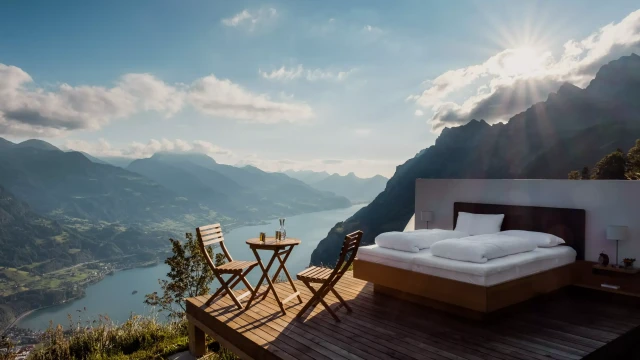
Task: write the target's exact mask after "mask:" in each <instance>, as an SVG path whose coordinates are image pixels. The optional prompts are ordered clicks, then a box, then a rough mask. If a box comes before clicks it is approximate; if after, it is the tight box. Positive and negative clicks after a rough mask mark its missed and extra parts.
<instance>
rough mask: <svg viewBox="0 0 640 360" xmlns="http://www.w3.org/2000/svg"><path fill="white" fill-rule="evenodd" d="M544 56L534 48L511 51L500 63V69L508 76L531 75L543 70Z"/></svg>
mask: <svg viewBox="0 0 640 360" xmlns="http://www.w3.org/2000/svg"><path fill="white" fill-rule="evenodd" d="M543 65H544V56H543V55H542V54H541V53H540V52H539V51H537V50H536V49H534V48H530V47H522V48H518V49H513V50H512V51H511V53H510V54H508V55H507V56H506V57H505V58H504V60H503V61H502V67H503V70H504V71H505V73H506V74H507V75H509V76H518V75H532V74H534V73H536V72H538V71H540V70H541V69H542V68H543Z"/></svg>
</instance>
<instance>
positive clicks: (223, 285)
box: [205, 273, 242, 309]
mask: <svg viewBox="0 0 640 360" xmlns="http://www.w3.org/2000/svg"><path fill="white" fill-rule="evenodd" d="M215 275H216V278H218V281H220V288H219V289H218V290H217V291H216V293H215V294H214V295H216V296H217V295H218V293H220V292H223V291H224V292H225V293H226V295H229V297H230V298H231V300H232V301H233V302H234V304H236V306H237V307H238V309H242V304H240V301H239V300H238V298H236V296H235V295H234V294H233V291H231V289H230V288H229V285H230V284H231V282H232V281H234V280H236V277H237V276H238V275H237V274H234V275H232V276H231V277H230V278H229V280H227V281H224V279H222V277H221V276H220V274H218V273H216V274H215ZM236 282H237V280H236ZM213 299H215V296H211V297H210V298H209V300H207V302H206V303H205V305H209V304H211V302H212V301H213Z"/></svg>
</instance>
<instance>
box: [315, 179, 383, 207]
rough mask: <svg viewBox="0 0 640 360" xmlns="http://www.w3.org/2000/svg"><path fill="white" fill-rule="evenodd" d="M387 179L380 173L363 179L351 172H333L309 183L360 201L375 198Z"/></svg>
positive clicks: (353, 201) (354, 200)
mask: <svg viewBox="0 0 640 360" xmlns="http://www.w3.org/2000/svg"><path fill="white" fill-rule="evenodd" d="M388 180H389V179H387V178H385V177H384V176H382V175H376V176H374V177H371V178H365V179H363V178H359V177H357V176H356V175H355V174H354V173H352V172H351V173H349V174H347V175H344V176H342V175H339V174H333V175H330V176H328V177H326V178H324V179H322V180H320V181H318V182H315V183H311V184H310V185H311V186H313V187H314V188H316V189H319V190H324V191H331V192H332V193H334V194H337V195H341V196H344V197H346V198H347V199H349V200H351V202H352V203H362V202H369V201H371V200H373V199H375V197H376V196H378V194H380V193H381V192H382V190H384V187H385V186H386V185H387V181H388Z"/></svg>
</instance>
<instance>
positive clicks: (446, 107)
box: [432, 78, 562, 130]
mask: <svg viewBox="0 0 640 360" xmlns="http://www.w3.org/2000/svg"><path fill="white" fill-rule="evenodd" d="M561 85H562V82H561V81H555V80H553V79H549V78H542V79H519V80H517V81H515V82H514V83H512V84H508V85H505V86H496V87H495V88H494V89H493V92H491V93H490V94H486V95H478V96H473V97H470V98H469V99H468V100H467V101H465V102H464V103H463V104H462V105H461V106H460V105H458V104H456V103H453V102H450V103H444V104H441V105H440V106H439V107H438V111H437V112H436V113H435V115H434V116H433V118H432V125H433V128H434V129H435V130H439V129H441V128H442V127H444V126H447V125H450V126H455V125H463V124H466V123H467V122H468V121H469V120H468V119H489V120H496V119H497V120H500V119H508V118H510V117H511V116H513V115H514V114H516V113H518V112H520V111H522V110H524V109H526V108H527V107H529V106H531V105H532V104H535V103H537V102H540V101H543V100H545V99H546V98H547V97H548V96H549V93H551V92H554V91H556V90H558V88H559V87H560V86H561Z"/></svg>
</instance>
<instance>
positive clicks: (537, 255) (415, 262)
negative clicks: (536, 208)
mask: <svg viewBox="0 0 640 360" xmlns="http://www.w3.org/2000/svg"><path fill="white" fill-rule="evenodd" d="M363 250H364V251H363ZM576 255H577V253H576V251H575V250H574V249H573V248H571V247H569V246H555V247H551V248H536V249H535V250H533V251H530V252H526V253H520V254H515V255H509V256H505V257H501V258H497V259H493V260H489V261H487V262H486V263H483V264H478V263H471V262H465V261H457V260H451V259H445V258H440V257H437V256H433V255H432V254H431V251H430V250H429V249H425V250H421V251H420V252H418V253H408V252H403V251H397V250H392V249H385V248H380V247H378V246H377V245H370V246H363V247H361V248H360V249H359V250H358V258H359V259H360V260H364V261H369V262H374V263H378V264H382V265H387V266H392V267H396V268H400V269H404V270H410V271H415V272H419V273H423V274H427V275H433V276H438V277H442V278H446V279H451V280H456V281H461V282H465V283H469V284H475V285H481V286H493V285H497V284H500V283H503V282H507V281H511V280H515V279H519V278H522V277H525V276H529V275H533V274H537V273H540V272H543V271H546V270H550V269H553V268H556V267H560V266H563V265H567V264H570V263H573V262H575V259H576Z"/></svg>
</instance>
